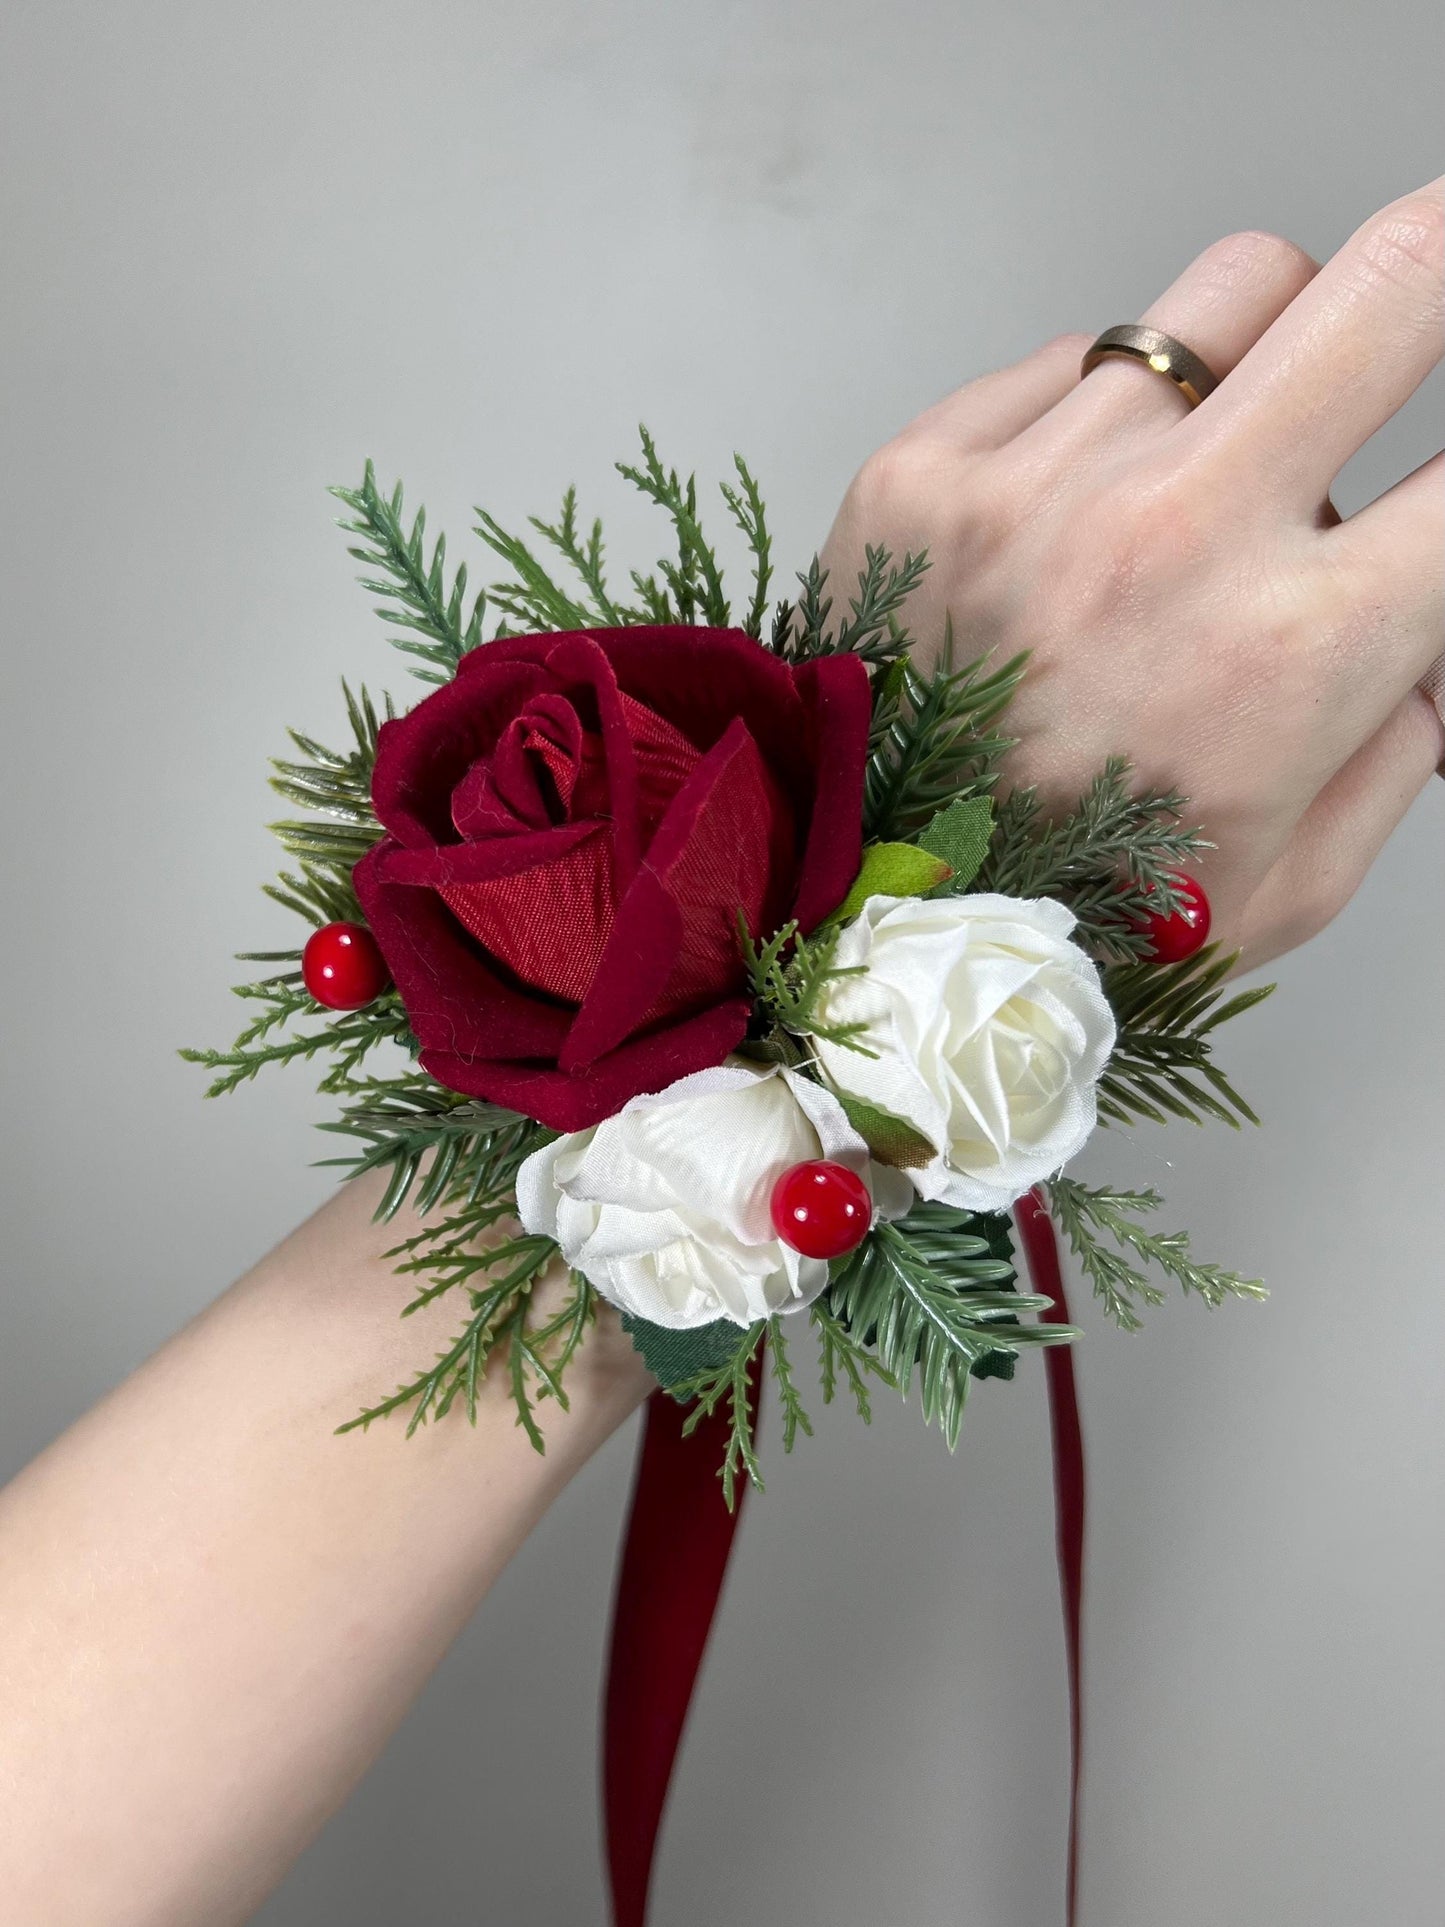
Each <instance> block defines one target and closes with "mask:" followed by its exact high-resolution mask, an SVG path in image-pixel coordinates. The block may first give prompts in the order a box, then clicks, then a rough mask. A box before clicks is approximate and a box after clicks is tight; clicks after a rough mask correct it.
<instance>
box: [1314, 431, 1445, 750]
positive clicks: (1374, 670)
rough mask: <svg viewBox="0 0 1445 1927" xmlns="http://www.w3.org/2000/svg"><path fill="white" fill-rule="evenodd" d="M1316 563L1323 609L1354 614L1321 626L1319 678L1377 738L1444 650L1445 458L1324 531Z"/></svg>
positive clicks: (1316, 550) (1430, 463)
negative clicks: (1339, 691)
mask: <svg viewBox="0 0 1445 1927" xmlns="http://www.w3.org/2000/svg"><path fill="white" fill-rule="evenodd" d="M1314 553H1315V555H1316V556H1318V557H1319V558H1320V560H1321V562H1322V563H1323V568H1324V573H1323V575H1322V577H1321V578H1320V593H1321V596H1322V607H1325V608H1329V609H1342V610H1344V611H1346V612H1347V613H1346V616H1345V620H1344V621H1343V623H1341V622H1340V621H1339V620H1338V619H1336V620H1335V621H1333V622H1322V623H1321V626H1320V630H1319V632H1318V639H1317V645H1316V646H1317V647H1318V650H1319V653H1320V656H1321V658H1322V660H1321V661H1320V664H1319V673H1321V674H1324V675H1328V676H1329V677H1330V678H1331V680H1332V681H1333V682H1334V683H1335V684H1336V686H1339V684H1340V682H1341V680H1343V683H1344V692H1343V693H1344V696H1345V702H1344V704H1343V706H1342V707H1343V709H1345V710H1349V711H1352V712H1353V714H1354V716H1360V717H1362V718H1363V723H1364V727H1365V728H1369V727H1370V726H1371V725H1372V724H1373V723H1374V722H1377V721H1380V720H1383V718H1384V717H1385V716H1386V715H1388V714H1389V712H1390V710H1392V709H1393V708H1394V706H1395V704H1396V703H1397V702H1399V701H1401V700H1402V699H1403V697H1404V696H1405V694H1406V693H1407V691H1408V690H1409V689H1410V688H1411V687H1412V685H1414V684H1416V683H1418V682H1420V681H1421V680H1422V678H1424V677H1425V676H1426V675H1427V674H1428V672H1429V670H1430V667H1431V665H1432V664H1433V663H1434V662H1435V661H1436V659H1437V658H1438V657H1439V655H1440V652H1441V649H1442V647H1445V453H1442V454H1439V455H1436V456H1434V457H1432V459H1431V460H1430V461H1428V462H1424V463H1422V464H1421V466H1420V467H1419V468H1417V469H1415V470H1413V471H1412V472H1411V473H1410V474H1409V475H1407V476H1405V477H1404V479H1403V480H1402V481H1399V482H1396V483H1395V485H1394V487H1393V488H1390V489H1387V490H1386V491H1385V493H1384V494H1383V495H1381V496H1378V497H1377V498H1376V499H1375V500H1374V501H1373V502H1371V503H1370V504H1369V505H1368V507H1366V508H1363V509H1360V510H1358V511H1357V512H1356V513H1355V514H1354V515H1351V516H1350V517H1348V519H1347V520H1345V521H1343V522H1340V523H1339V524H1338V525H1337V526H1336V527H1334V528H1331V529H1326V530H1325V531H1324V532H1323V533H1322V534H1321V535H1320V536H1319V538H1318V541H1317V542H1316V544H1315V548H1314ZM1356 726H1357V727H1358V724H1357V725H1356Z"/></svg>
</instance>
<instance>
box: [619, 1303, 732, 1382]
mask: <svg viewBox="0 0 1445 1927" xmlns="http://www.w3.org/2000/svg"><path fill="white" fill-rule="evenodd" d="M622 1329H623V1330H624V1331H625V1332H626V1333H627V1335H628V1337H629V1338H630V1339H631V1340H632V1343H633V1346H634V1347H635V1349H636V1350H637V1351H638V1352H640V1353H641V1355H642V1362H643V1364H644V1365H646V1367H647V1369H648V1371H650V1372H651V1373H652V1376H653V1377H654V1378H655V1379H656V1380H657V1382H658V1384H659V1385H661V1386H662V1388H663V1390H664V1391H667V1392H670V1391H672V1390H673V1389H674V1388H675V1387H676V1386H679V1385H685V1384H688V1383H689V1382H690V1381H691V1380H693V1379H696V1378H699V1377H701V1376H702V1375H703V1373H705V1372H712V1371H717V1370H719V1369H720V1368H721V1367H722V1366H724V1365H726V1364H727V1363H728V1362H729V1360H730V1359H731V1358H733V1356H734V1355H735V1354H736V1352H737V1350H738V1348H739V1346H741V1345H747V1346H748V1347H749V1349H750V1350H751V1348H752V1345H753V1343H754V1340H753V1338H752V1335H751V1333H750V1331H749V1328H748V1327H747V1326H746V1325H735V1324H734V1323H733V1321H732V1320H731V1319H730V1318H719V1319H718V1321H717V1322H716V1324H713V1325H696V1326H694V1327H693V1329H692V1330H691V1331H670V1330H669V1329H668V1327H667V1326H666V1325H654V1324H653V1323H652V1322H651V1321H650V1320H649V1319H646V1318H634V1317H633V1316H632V1313H631V1312H627V1311H625V1312H623V1314H622Z"/></svg>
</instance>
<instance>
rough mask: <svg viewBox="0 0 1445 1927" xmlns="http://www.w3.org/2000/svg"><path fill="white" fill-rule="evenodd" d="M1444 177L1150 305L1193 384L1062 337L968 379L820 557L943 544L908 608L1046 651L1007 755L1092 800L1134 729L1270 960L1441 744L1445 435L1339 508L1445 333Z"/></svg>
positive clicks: (964, 647)
mask: <svg viewBox="0 0 1445 1927" xmlns="http://www.w3.org/2000/svg"><path fill="white" fill-rule="evenodd" d="M1442 279H1445V200H1442V182H1440V181H1436V182H1435V183H1433V184H1432V185H1431V186H1430V187H1428V188H1424V189H1422V190H1420V191H1419V192H1418V193H1415V194H1410V195H1407V196H1405V197H1404V198H1403V199H1402V200H1399V201H1396V202H1393V203H1392V204H1391V205H1390V206H1389V207H1386V208H1384V209H1383V210H1382V211H1381V212H1380V213H1378V214H1376V215H1375V216H1373V217H1372V218H1371V219H1370V220H1369V221H1367V222H1366V223H1365V224H1364V225H1363V226H1362V227H1361V228H1360V229H1359V230H1358V231H1357V232H1356V233H1355V234H1354V235H1352V236H1351V238H1350V239H1349V241H1347V242H1346V244H1345V245H1344V247H1342V248H1341V249H1340V251H1339V252H1338V253H1337V254H1336V255H1335V256H1334V257H1333V258H1332V259H1331V260H1330V261H1329V263H1328V264H1327V265H1326V266H1325V267H1323V268H1320V267H1319V266H1318V265H1317V263H1316V262H1314V261H1313V260H1311V259H1310V257H1309V256H1308V255H1306V254H1304V253H1303V252H1302V251H1301V250H1300V249H1299V248H1297V247H1295V246H1294V245H1293V244H1292V243H1290V242H1289V241H1285V240H1281V239H1279V238H1278V237H1277V236H1274V235H1270V234H1256V233H1246V234H1236V235H1232V236H1230V237H1229V238H1228V239H1226V240H1223V241H1219V242H1217V243H1215V245H1214V246H1213V247H1210V248H1208V249H1206V250H1205V252H1204V253H1203V254H1201V255H1200V256H1199V258H1198V259H1197V260H1196V261H1194V262H1193V263H1192V264H1191V265H1190V266H1189V267H1188V268H1187V269H1186V270H1185V272H1184V273H1183V274H1182V275H1181V276H1180V277H1179V279H1178V280H1177V281H1176V282H1175V283H1174V284H1173V286H1172V287H1170V288H1169V289H1168V291H1167V292H1166V293H1165V294H1163V295H1162V296H1161V297H1160V298H1159V300H1158V301H1157V302H1156V303H1155V304H1154V305H1153V307H1151V308H1150V309H1149V310H1148V312H1147V313H1146V314H1145V315H1144V316H1142V317H1141V319H1142V320H1143V321H1144V322H1145V323H1147V324H1148V325H1151V326H1154V327H1158V328H1162V329H1164V330H1166V331H1167V332H1169V333H1171V334H1174V335H1176V336H1178V337H1179V338H1180V339H1181V340H1182V341H1184V342H1185V343H1186V344H1187V345H1188V346H1189V347H1190V348H1192V349H1193V350H1194V351H1195V353H1196V354H1198V355H1200V356H1201V357H1202V358H1203V360H1204V361H1205V362H1206V363H1207V364H1208V365H1209V367H1210V368H1211V369H1212V370H1213V372H1214V373H1215V374H1216V375H1217V376H1218V377H1219V378H1220V381H1219V386H1218V388H1217V389H1216V390H1215V391H1214V393H1213V394H1211V395H1209V396H1207V397H1206V398H1205V400H1204V401H1203V402H1202V403H1201V404H1200V405H1199V406H1198V407H1197V408H1194V409H1192V410H1191V409H1190V408H1189V406H1188V403H1187V402H1186V401H1185V399H1184V398H1183V397H1182V396H1181V395H1180V394H1179V392H1178V391H1177V390H1176V389H1175V388H1174V386H1173V384H1172V383H1171V382H1170V381H1168V380H1167V379H1163V378H1161V377H1160V376H1158V375H1155V374H1151V373H1150V372H1149V370H1147V369H1146V368H1143V367H1140V366H1137V365H1134V364H1131V363H1126V362H1123V361H1119V360H1110V361H1105V362H1103V363H1102V364H1101V365H1100V366H1099V367H1097V368H1096V369H1095V370H1094V371H1093V373H1091V374H1090V375H1089V376H1088V377H1087V379H1085V380H1083V381H1082V382H1081V381H1080V380H1079V372H1078V371H1079V363H1080V360H1081V358H1082V356H1083V354H1084V352H1085V350H1086V349H1087V348H1088V347H1089V345H1090V342H1091V340H1092V337H1091V336H1089V335H1084V334H1079V335H1064V336H1061V337H1060V338H1059V339H1058V340H1056V341H1053V342H1051V343H1049V345H1048V346H1047V347H1044V348H1041V349H1039V350H1038V352H1037V353H1036V354H1033V355H1030V356H1028V357H1027V359H1025V360H1024V361H1021V362H1019V363H1017V364H1016V365H1015V366H1013V367H1011V368H1006V369H1003V370H1001V371H1000V372H998V373H996V374H990V375H986V376H984V377H983V378H982V379H981V380H978V381H974V382H971V383H970V384H969V385H968V386H967V387H965V388H962V389H960V390H959V391H958V392H957V393H956V394H953V395H951V396H949V397H948V398H947V399H946V400H944V401H942V402H940V403H939V404H938V405H937V406H936V407H933V408H930V409H928V410H927V411H926V412H925V413H924V414H922V415H920V416H918V418H917V419H916V420H915V421H913V422H911V423H910V424H909V425H908V426H907V427H906V428H905V429H904V430H903V431H902V433H901V434H899V435H898V436H896V437H895V438H894V439H893V440H892V441H890V442H889V443H887V444H886V445H885V446H884V447H883V448H881V449H880V450H879V451H878V452H877V453H876V454H875V455H873V456H872V457H871V458H870V459H869V460H868V461H867V462H866V463H865V464H864V466H863V468H862V470H861V471H860V473H859V475H858V476H857V478H856V479H855V481H854V482H853V484H852V486H851V487H850V489H849V491H848V494H847V497H846V498H845V500H844V503H843V506H842V508H841V510H840V512H839V515H838V518H837V521H836V522H835V524H834V527H833V530H832V533H831V534H830V536H829V538H828V541H827V544H826V546H825V548H824V551H823V555H822V560H823V563H824V566H825V567H827V568H828V569H829V571H830V575H831V585H830V586H831V589H832V593H833V595H834V597H835V601H838V602H841V600H842V598H843V596H844V594H845V585H850V584H851V583H852V582H853V581H854V579H855V577H856V573H857V570H858V567H859V566H860V563H861V560H862V549H863V545H864V543H865V542H870V543H875V544H876V543H880V542H881V543H884V544H886V545H887V546H888V547H889V548H890V549H892V550H893V551H894V552H895V554H901V553H902V552H904V551H906V550H918V549H920V548H924V547H926V548H927V549H928V551H929V555H930V559H931V562H932V565H933V566H932V567H931V569H930V570H929V572H928V574H927V575H926V576H925V577H924V579H923V582H922V584H921V586H920V587H919V589H917V590H916V591H915V592H914V595H913V597H912V598H911V599H910V604H909V623H910V627H911V628H912V629H913V631H914V633H915V634H916V635H918V636H919V637H920V638H921V639H923V641H922V643H921V646H922V647H927V648H930V649H934V650H936V648H937V646H938V638H940V637H941V635H942V633H943V621H944V615H945V612H947V613H948V614H949V615H951V617H952V620H953V627H954V636H955V644H956V656H957V658H958V659H959V660H964V659H966V658H968V657H970V656H972V655H974V654H976V653H978V652H979V651H980V650H981V649H985V648H992V649H995V650H997V652H998V653H999V656H1000V658H1005V657H1007V656H1009V655H1012V654H1013V653H1014V652H1015V651H1017V650H1020V649H1028V650H1030V651H1031V652H1032V655H1031V663H1030V672H1029V674H1028V676H1027V677H1026V678H1025V680H1024V683H1023V686H1022V688H1021V689H1020V691H1019V694H1018V696H1017V697H1016V699H1015V702H1014V705H1013V708H1012V709H1011V711H1010V726H1011V728H1013V729H1014V730H1016V732H1017V733H1018V734H1019V735H1020V736H1021V737H1022V738H1023V743H1022V744H1021V746H1020V748H1019V749H1018V750H1017V751H1016V752H1015V753H1014V755H1013V757H1012V758H1011V760H1010V765H1009V767H1008V771H1007V780H1008V781H1010V782H1013V783H1018V782H1029V783H1036V784H1038V786H1039V789H1040V792H1041V795H1042V796H1043V797H1044V799H1045V800H1046V801H1047V802H1048V803H1050V804H1052V805H1059V804H1064V803H1067V802H1070V801H1072V800H1073V798H1075V797H1076V796H1077V795H1078V794H1079V792H1080V791H1081V790H1082V788H1083V787H1084V786H1085V784H1086V783H1087V782H1088V780H1089V779H1090V777H1091V776H1092V775H1093V774H1094V773H1095V772H1096V771H1097V770H1098V769H1099V768H1100V767H1101V765H1102V764H1103V762H1104V760H1105V759H1106V757H1108V756H1109V755H1111V754H1123V755H1127V756H1128V757H1129V758H1130V759H1131V760H1132V761H1133V763H1134V764H1135V766H1136V768H1137V771H1138V777H1139V780H1140V782H1141V783H1150V784H1159V785H1161V786H1163V787H1171V786H1172V787H1177V788H1178V789H1180V790H1182V791H1183V792H1184V793H1185V794H1186V795H1187V796H1188V798H1189V821H1190V822H1191V823H1198V824H1201V825H1202V826H1203V828H1204V831H1205V834H1206V836H1207V837H1208V838H1209V839H1210V840H1211V841H1212V842H1214V843H1215V844H1216V845H1217V846H1218V847H1217V850H1215V851H1211V852H1210V853H1209V856H1208V865H1207V871H1206V883H1207V889H1208V892H1209V896H1210V901H1211V904H1212V906H1213V910H1214V928H1215V932H1216V934H1217V935H1218V936H1219V937H1221V938H1222V939H1223V940H1224V941H1225V942H1226V943H1228V944H1229V945H1231V946H1234V947H1238V948H1240V949H1241V950H1242V952H1243V961H1244V964H1245V966H1246V967H1248V966H1251V965H1254V964H1258V963H1262V962H1264V961H1265V960H1266V959H1267V958H1269V957H1272V956H1275V955H1277V954H1279V953H1280V952H1281V951H1284V950H1288V949H1291V948H1292V947H1293V946H1295V945H1296V944H1300V943H1303V942H1304V941H1305V940H1306V939H1307V938H1308V937H1311V936H1313V935H1314V934H1315V933H1316V932H1317V931H1318V930H1320V929H1322V928H1323V927H1324V925H1325V924H1327V923H1328V922H1329V921H1330V920H1331V918H1332V917H1334V916H1335V915H1336V913H1337V912H1338V911H1339V910H1340V909H1342V908H1343V906H1344V904H1345V903H1346V902H1347V901H1348V899H1349V897H1350V896H1351V895H1352V894H1353V892H1354V890H1355V888H1356V887H1357V885H1358V884H1359V882H1360V881H1361V879H1362V878H1363V876H1364V874H1365V872H1366V870H1367V869H1368V868H1369V866H1370V864H1371V862H1372V861H1373V860H1374V858H1375V856H1376V855H1377V853H1378V851H1379V850H1380V847H1381V846H1382V844H1383V843H1384V842H1385V840H1386V838H1387V837H1388V836H1389V834H1390V832H1391V831H1392V830H1393V829H1394V828H1395V826H1396V824H1397V823H1398V822H1399V820H1400V818H1401V817H1402V816H1403V815H1404V813H1405V811H1406V809H1407V808H1408V807H1409V805H1410V803H1411V802H1412V801H1413V799H1414V798H1415V796H1416V795H1417V794H1418V793H1419V791H1420V790H1421V788H1422V787H1423V786H1424V785H1425V783H1427V782H1428V780H1429V778H1430V775H1431V772H1432V771H1433V770H1435V769H1436V768H1437V767H1438V766H1441V763H1442V758H1445V724H1442V720H1441V717H1440V715H1439V713H1438V712H1437V710H1436V708H1435V706H1434V704H1433V703H1432V702H1431V700H1430V699H1429V698H1428V697H1427V696H1425V695H1424V694H1423V693H1421V691H1420V690H1419V689H1418V687H1417V685H1418V683H1419V681H1420V679H1421V677H1422V676H1424V675H1425V674H1426V672H1427V670H1428V669H1429V668H1430V665H1431V664H1432V662H1433V661H1434V660H1435V659H1436V658H1437V657H1438V656H1439V655H1440V652H1441V648H1442V644H1445V609H1442V576H1445V456H1441V455H1437V456H1435V457H1434V459H1433V460H1431V461H1428V462H1426V463H1425V464H1424V465H1423V466H1422V467H1420V468H1418V469H1416V470H1415V471H1414V473H1413V474H1411V475H1409V476H1407V477H1406V478H1405V479H1404V480H1403V481H1401V482H1398V483H1397V484H1396V485H1395V486H1394V487H1393V488H1391V489H1389V490H1388V491H1387V492H1386V493H1385V494H1384V495H1382V496H1381V497H1380V498H1379V499H1378V500H1377V501H1375V502H1372V503H1371V504H1370V505H1369V506H1368V507H1367V508H1365V509H1362V510H1361V511H1360V512H1359V513H1358V514H1355V515H1352V516H1350V517H1349V518H1348V519H1347V520H1345V521H1343V522H1342V521H1341V520H1340V518H1339V516H1338V515H1337V514H1336V513H1335V511H1334V509H1333V507H1332V505H1331V503H1330V500H1329V489H1330V485H1331V483H1332V482H1333V480H1334V478H1335V476H1336V475H1337V474H1338V472H1339V470H1340V469H1341V467H1342V466H1343V465H1344V463H1345V462H1346V461H1347V460H1348V459H1349V457H1350V456H1351V455H1352V454H1354V452H1355V451H1356V450H1357V449H1358V448H1359V447H1360V446H1361V444H1362V443H1363V442H1365V441H1366V440H1367V439H1368V438H1369V436H1371V435H1372V434H1373V433H1374V432H1375V430H1376V429H1377V428H1379V427H1380V426H1381V425H1382V424H1383V423H1384V422H1386V421H1388V420H1389V418H1390V417H1391V416H1392V415H1393V414H1394V413H1395V412H1396V411H1397V410H1398V409H1399V408H1400V407H1401V406H1402V404H1403V403H1404V402H1405V401H1406V399H1407V398H1408V397H1409V396H1410V395H1411V394H1412V393H1413V392H1414V390H1415V389H1416V388H1417V387H1418V386H1419V384H1420V382H1421V381H1423V379H1424V378H1425V376H1426V375H1427V374H1428V373H1429V371H1430V369H1431V368H1432V367H1433V366H1434V364H1435V363H1436V361H1438V360H1439V358H1440V355H1441V350H1442V346H1445V342H1442Z"/></svg>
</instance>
